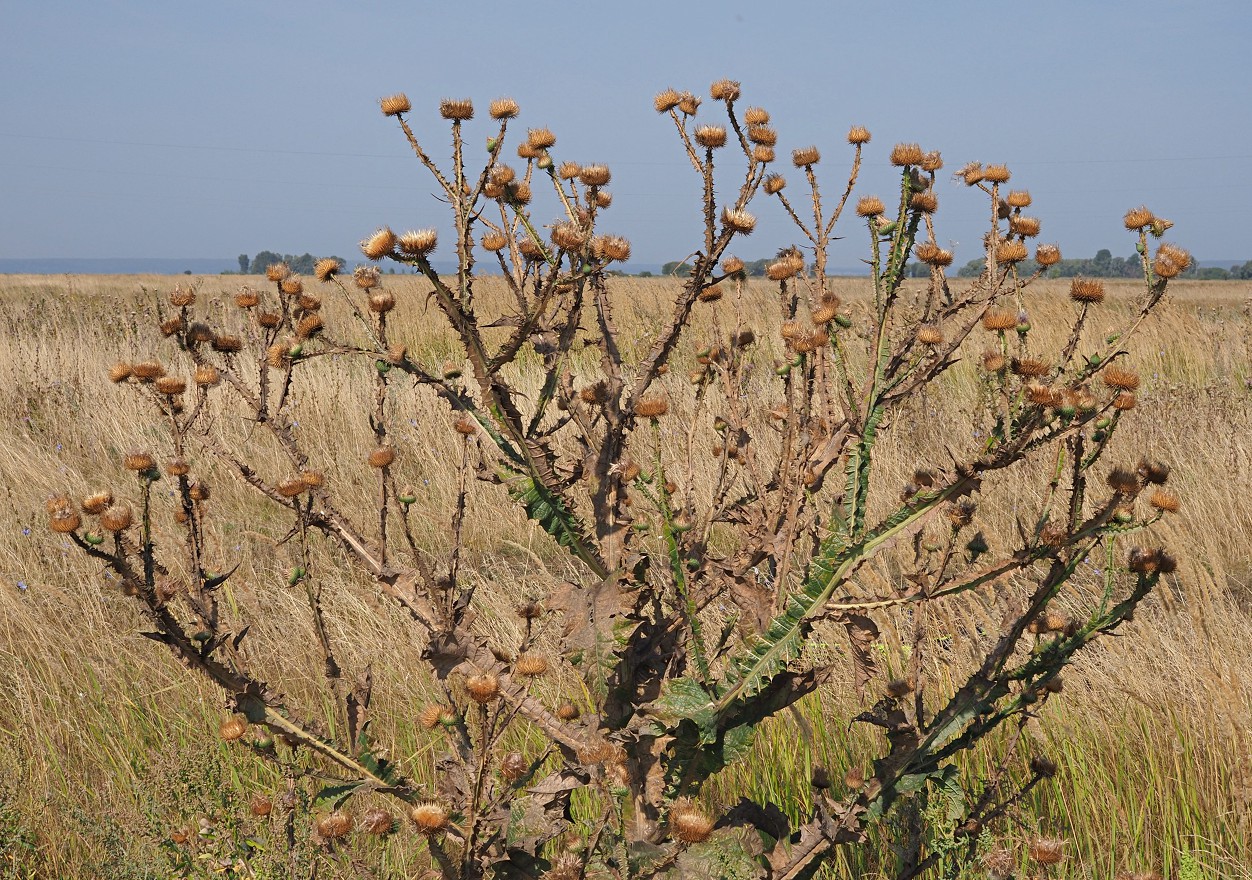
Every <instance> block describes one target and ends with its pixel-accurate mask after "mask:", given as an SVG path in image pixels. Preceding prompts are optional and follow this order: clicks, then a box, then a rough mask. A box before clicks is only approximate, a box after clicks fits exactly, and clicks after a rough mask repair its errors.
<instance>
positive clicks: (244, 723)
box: [217, 715, 248, 742]
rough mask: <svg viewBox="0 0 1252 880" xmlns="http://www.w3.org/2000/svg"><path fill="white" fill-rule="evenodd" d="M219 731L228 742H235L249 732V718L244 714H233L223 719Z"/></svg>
mask: <svg viewBox="0 0 1252 880" xmlns="http://www.w3.org/2000/svg"><path fill="white" fill-rule="evenodd" d="M217 732H218V734H219V735H220V736H221V737H222V739H224V740H226V742H234V741H235V740H237V739H240V738H241V737H242V736H243V735H244V734H245V733H247V732H248V719H246V718H244V717H243V716H242V715H231V716H229V717H227V718H224V719H223V720H222V723H221V724H219V725H218V728H217Z"/></svg>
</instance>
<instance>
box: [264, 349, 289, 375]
mask: <svg viewBox="0 0 1252 880" xmlns="http://www.w3.org/2000/svg"><path fill="white" fill-rule="evenodd" d="M290 351H291V344H290V343H289V342H275V343H274V344H273V345H271V346H270V347H269V348H267V349H266V350H265V362H266V363H267V364H269V365H270V366H271V367H273V368H274V369H276V370H278V369H282V366H283V364H285V363H287V362H288V361H289V360H290V355H289V353H290Z"/></svg>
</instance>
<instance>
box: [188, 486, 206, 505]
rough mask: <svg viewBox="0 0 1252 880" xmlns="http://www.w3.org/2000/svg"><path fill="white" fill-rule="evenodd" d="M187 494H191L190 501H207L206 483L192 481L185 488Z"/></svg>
mask: <svg viewBox="0 0 1252 880" xmlns="http://www.w3.org/2000/svg"><path fill="white" fill-rule="evenodd" d="M187 494H188V495H190V496H191V500H192V501H208V500H209V495H210V491H209V486H208V484H207V483H192V484H191V487H190V488H189V489H188V490H187Z"/></svg>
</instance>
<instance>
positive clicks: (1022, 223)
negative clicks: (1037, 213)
mask: <svg viewBox="0 0 1252 880" xmlns="http://www.w3.org/2000/svg"><path fill="white" fill-rule="evenodd" d="M1042 229H1043V224H1042V223H1040V222H1039V218H1038V217H1025V216H1023V215H1021V214H1014V215H1013V216H1012V217H1010V218H1009V232H1012V233H1013V234H1014V235H1020V236H1022V237H1023V238H1034V237H1035V236H1036V235H1038V234H1039V232H1040V230H1042Z"/></svg>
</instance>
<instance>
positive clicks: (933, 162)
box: [918, 150, 943, 174]
mask: <svg viewBox="0 0 1252 880" xmlns="http://www.w3.org/2000/svg"><path fill="white" fill-rule="evenodd" d="M918 165H919V166H921V169H922V170H923V171H926V172H928V173H930V174H934V173H935V172H936V171H938V170H939V169H941V168H942V167H943V155H942V154H941V153H940V152H939V151H938V150H930V151H928V152H927V153H926V154H925V155H924V156H922V161H921V162H919V163H918Z"/></svg>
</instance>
